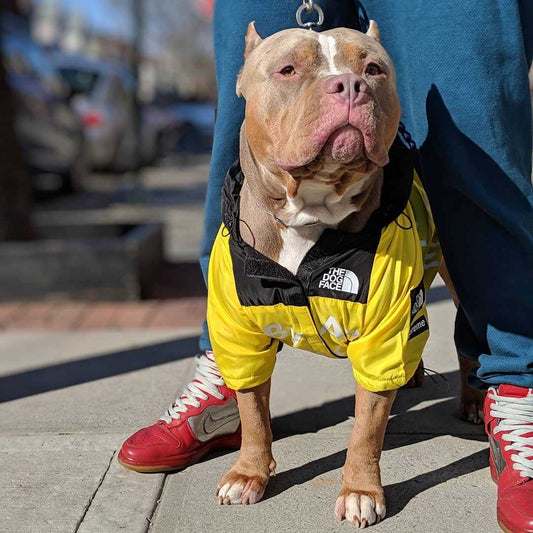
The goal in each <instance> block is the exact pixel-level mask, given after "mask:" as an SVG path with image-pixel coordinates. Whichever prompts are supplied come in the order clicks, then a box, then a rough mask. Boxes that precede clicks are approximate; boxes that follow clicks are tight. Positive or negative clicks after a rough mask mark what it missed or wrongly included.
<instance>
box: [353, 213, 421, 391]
mask: <svg viewBox="0 0 533 533" xmlns="http://www.w3.org/2000/svg"><path fill="white" fill-rule="evenodd" d="M406 212H407V214H408V215H410V218H411V220H413V219H414V217H413V213H412V210H410V208H408V210H407V211H406ZM405 231H406V230H405V229H403V228H401V227H400V226H399V225H396V224H394V223H392V224H391V225H390V226H389V227H388V228H387V229H386V230H384V236H383V237H382V242H380V245H379V247H378V251H377V254H376V258H375V262H374V267H373V270H372V278H371V283H370V294H369V297H368V304H367V307H366V309H365V316H364V319H363V325H362V328H361V331H360V336H359V338H358V339H357V340H355V341H353V342H352V343H350V344H349V345H348V357H349V358H350V361H351V362H352V366H353V373H354V377H355V379H356V381H357V382H358V383H359V384H360V385H362V386H363V387H364V388H365V389H367V390H370V391H374V392H378V391H385V390H392V389H397V388H399V387H401V386H403V385H405V384H406V383H407V382H408V381H409V379H410V378H411V376H412V375H413V374H414V372H415V371H416V369H417V367H418V364H419V362H420V359H421V357H422V351H423V349H424V346H425V344H426V342H427V339H428V337H429V325H428V319H427V312H426V305H425V287H424V283H423V277H424V265H423V259H422V253H421V250H420V245H419V243H418V232H417V230H416V228H415V227H413V228H411V230H410V234H409V235H406V234H405V233H404V234H403V235H400V232H405ZM386 232H388V234H387V233H386ZM395 236H396V237H395ZM399 236H401V237H402V238H397V237H399Z"/></svg>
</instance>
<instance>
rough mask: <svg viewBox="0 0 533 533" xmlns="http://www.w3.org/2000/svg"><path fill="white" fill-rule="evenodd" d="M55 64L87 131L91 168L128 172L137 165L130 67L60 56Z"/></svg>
mask: <svg viewBox="0 0 533 533" xmlns="http://www.w3.org/2000/svg"><path fill="white" fill-rule="evenodd" d="M54 61H55V64H56V67H57V69H58V72H59V73H60V74H61V76H62V78H63V80H64V81H65V82H66V84H67V85H68V88H69V100H70V103H71V106H72V108H73V109H74V110H75V111H76V113H77V114H78V115H79V117H80V118H81V121H82V123H83V127H84V130H85V139H86V150H87V157H88V161H89V164H90V166H91V167H92V168H98V169H113V170H119V171H120V170H129V169H130V168H133V167H134V166H135V164H136V159H135V158H136V150H135V132H134V105H135V100H134V94H135V80H134V78H133V76H132V74H131V71H130V69H129V68H128V67H126V66H124V65H123V64H121V63H115V62H111V61H93V60H90V59H87V58H85V57H82V56H74V55H67V54H63V53H57V54H56V55H55V56H54Z"/></svg>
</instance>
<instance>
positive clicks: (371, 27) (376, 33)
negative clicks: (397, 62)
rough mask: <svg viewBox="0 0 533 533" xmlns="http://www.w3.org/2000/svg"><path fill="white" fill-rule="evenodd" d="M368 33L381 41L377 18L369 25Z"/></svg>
mask: <svg viewBox="0 0 533 533" xmlns="http://www.w3.org/2000/svg"><path fill="white" fill-rule="evenodd" d="M366 35H368V36H369V37H372V39H375V40H376V41H377V42H378V43H379V42H380V41H379V28H378V25H377V23H376V21H375V20H371V21H370V24H369V25H368V30H366Z"/></svg>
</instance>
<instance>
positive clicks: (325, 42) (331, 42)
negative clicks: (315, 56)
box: [317, 33, 341, 74]
mask: <svg viewBox="0 0 533 533" xmlns="http://www.w3.org/2000/svg"><path fill="white" fill-rule="evenodd" d="M317 35H318V43H319V44H320V50H321V51H322V55H323V56H324V57H325V58H326V60H327V62H328V72H329V73H330V74H341V71H340V70H339V69H338V68H337V67H336V66H335V56H336V55H337V41H336V40H335V37H333V36H331V35H324V34H323V33H318V34H317Z"/></svg>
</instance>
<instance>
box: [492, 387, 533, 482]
mask: <svg viewBox="0 0 533 533" xmlns="http://www.w3.org/2000/svg"><path fill="white" fill-rule="evenodd" d="M489 396H490V398H491V399H492V400H493V401H494V403H493V404H492V405H491V408H490V414H491V416H493V417H495V418H499V419H500V421H499V422H498V425H497V426H496V427H495V428H494V433H495V434H496V433H499V432H500V431H507V432H508V433H506V434H505V435H502V437H501V438H502V440H506V441H508V442H511V444H508V445H506V446H505V450H506V451H508V450H511V451H515V452H518V453H515V454H513V455H511V459H512V461H514V462H513V468H514V469H515V470H520V476H521V477H530V478H533V393H532V391H531V390H530V391H529V393H528V395H527V396H524V397H523V398H514V397H509V396H499V395H498V393H497V392H496V390H495V389H490V390H489ZM527 433H529V434H530V435H529V436H527V437H526V436H524V435H526V434H527Z"/></svg>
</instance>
